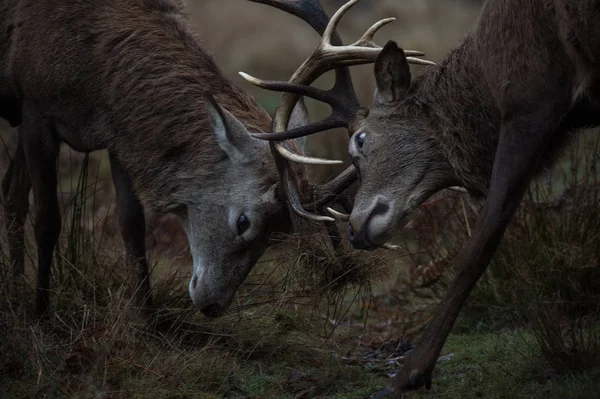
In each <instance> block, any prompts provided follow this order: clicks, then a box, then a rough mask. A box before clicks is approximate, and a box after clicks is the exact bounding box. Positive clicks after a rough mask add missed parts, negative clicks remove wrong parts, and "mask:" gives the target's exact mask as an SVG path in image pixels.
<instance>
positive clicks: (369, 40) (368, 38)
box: [354, 18, 425, 55]
mask: <svg viewBox="0 0 600 399" xmlns="http://www.w3.org/2000/svg"><path fill="white" fill-rule="evenodd" d="M395 20H396V18H386V19H382V20H381V21H379V22H376V23H375V24H373V26H371V27H370V28H369V29H368V30H367V31H366V32H365V34H364V35H363V36H362V37H361V38H360V39H359V40H358V41H357V42H356V43H354V44H355V45H357V46H358V45H361V44H362V45H364V46H366V45H367V44H373V45H375V43H374V42H373V38H374V37H375V34H376V33H377V32H378V31H379V29H381V28H383V27H384V26H385V25H387V24H389V23H392V22H394V21H395ZM419 53H420V52H419ZM420 55H425V54H424V53H421V54H420Z"/></svg>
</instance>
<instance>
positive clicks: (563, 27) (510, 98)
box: [348, 0, 600, 393]
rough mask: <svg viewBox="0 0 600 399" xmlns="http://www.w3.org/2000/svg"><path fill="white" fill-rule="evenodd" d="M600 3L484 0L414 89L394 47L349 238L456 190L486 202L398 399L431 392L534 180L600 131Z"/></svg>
mask: <svg viewBox="0 0 600 399" xmlns="http://www.w3.org/2000/svg"><path fill="white" fill-rule="evenodd" d="M599 21H600V1H597V0H584V1H578V2H571V1H567V0H538V1H526V0H511V1H494V0H489V1H487V2H486V4H485V6H484V8H483V10H482V13H481V17H480V19H479V22H478V24H477V26H476V27H475V29H474V30H473V31H472V33H471V34H470V35H469V36H468V37H467V38H466V39H465V41H464V42H463V43H462V44H461V45H460V46H459V47H457V48H456V49H454V50H453V51H452V52H451V53H450V54H449V55H448V56H447V57H446V58H445V59H444V60H443V61H441V62H440V63H439V64H438V65H437V66H435V67H432V68H430V69H429V70H427V71H426V72H424V73H423V75H422V76H420V77H419V78H417V79H416V80H415V81H414V82H412V83H411V76H410V71H409V68H408V64H407V63H406V58H405V56H404V54H403V53H402V51H401V49H399V48H398V47H397V46H396V44H395V43H393V42H389V43H388V44H387V45H386V47H384V49H383V50H382V52H381V53H380V55H379V57H378V59H377V61H376V64H375V76H376V80H377V92H376V96H375V100H374V103H373V106H372V108H371V110H370V113H369V115H368V116H367V117H366V118H365V119H364V120H361V121H359V122H358V123H357V128H356V131H355V133H354V135H353V137H352V138H351V141H350V146H349V152H350V156H351V158H352V159H353V163H354V165H355V166H356V168H357V169H358V171H359V174H360V179H361V184H360V187H359V189H358V192H357V195H356V199H355V203H354V209H353V211H352V215H351V216H350V220H349V227H348V235H349V238H350V240H351V242H352V243H353V244H354V245H355V246H356V247H359V248H373V247H376V246H379V245H381V244H383V243H384V242H385V241H386V240H387V239H388V238H389V236H390V234H391V233H392V232H393V231H394V230H395V229H397V228H400V227H401V226H402V224H403V222H404V218H405V216H406V215H407V214H409V213H410V212H412V211H413V210H414V209H415V208H416V207H417V206H418V205H419V204H421V203H422V202H423V201H425V200H426V199H427V198H429V197H430V196H431V195H432V194H434V193H435V192H437V191H439V190H441V189H444V188H448V187H450V186H454V185H461V186H463V187H465V188H466V189H467V190H468V191H469V192H470V193H471V194H473V195H476V196H483V197H485V199H486V201H485V205H484V208H483V211H482V213H481V215H480V219H479V221H478V224H477V227H476V229H475V231H473V233H472V235H471V238H470V239H469V242H468V243H467V246H466V248H465V249H464V251H463V252H462V254H461V256H460V257H459V259H458V261H459V262H460V264H461V265H462V269H460V272H459V273H458V275H457V277H456V279H455V281H454V283H453V284H452V286H451V287H450V289H449V291H448V293H447V295H446V297H445V298H444V300H443V301H442V303H441V305H440V307H439V309H438V313H437V314H436V316H435V317H434V319H433V321H432V322H431V323H430V325H429V326H428V328H427V329H426V331H425V333H424V334H423V337H422V339H421V341H420V344H419V346H418V348H417V349H416V350H415V351H413V352H412V353H411V354H410V356H409V358H408V359H407V361H406V362H405V364H404V366H403V368H402V371H401V372H400V373H399V374H398V376H397V377H395V379H394V380H393V381H392V383H391V385H390V387H389V388H388V390H387V392H388V393H400V392H403V391H405V390H409V389H416V388H418V387H419V386H421V385H427V386H430V385H431V375H432V372H433V369H434V367H435V364H436V361H437V357H438V356H439V353H440V351H441V349H442V347H443V345H444V342H445V340H446V338H447V336H448V334H449V332H450V330H451V328H452V326H453V323H454V321H455V320H456V317H457V315H458V313H459V311H460V309H461V307H462V305H463V304H464V302H465V301H466V299H467V298H468V296H469V293H470V291H471V290H472V288H473V286H474V285H475V284H476V282H477V280H478V279H479V278H480V277H481V275H482V274H483V273H484V271H485V269H486V267H487V265H488V263H489V261H490V260H491V258H492V256H493V254H494V252H495V251H496V248H497V247H498V245H499V243H500V240H501V238H502V235H503V233H504V230H505V228H506V226H507V225H508V223H509V222H510V220H511V218H512V216H513V214H514V213H515V211H516V209H517V207H518V205H519V203H520V201H521V199H522V197H523V195H524V193H525V190H526V188H527V186H528V185H529V183H530V181H531V179H532V178H533V177H534V176H535V175H536V174H537V173H539V172H540V171H541V170H543V168H544V167H546V166H549V165H551V164H552V163H553V162H554V160H555V159H556V158H557V156H558V155H559V154H560V153H561V150H562V149H563V148H564V147H565V146H566V144H567V143H568V142H569V139H570V138H571V137H573V135H574V133H576V131H577V130H578V129H580V128H583V127H592V126H599V125H600V22H599Z"/></svg>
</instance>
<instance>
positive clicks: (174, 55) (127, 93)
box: [94, 0, 277, 208]
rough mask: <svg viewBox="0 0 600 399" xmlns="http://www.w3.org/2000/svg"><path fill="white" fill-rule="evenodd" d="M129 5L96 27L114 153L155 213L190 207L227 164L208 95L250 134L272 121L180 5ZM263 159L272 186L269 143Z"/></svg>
mask: <svg viewBox="0 0 600 399" xmlns="http://www.w3.org/2000/svg"><path fill="white" fill-rule="evenodd" d="M127 3H128V4H127V5H124V6H122V7H120V8H119V5H118V2H115V4H114V5H113V6H114V7H115V8H118V9H116V10H114V11H115V12H111V13H108V14H107V15H99V16H98V21H97V22H98V29H100V31H101V32H102V33H103V34H102V36H101V37H100V38H99V40H100V42H99V43H97V44H96V46H95V47H94V50H95V51H97V52H100V53H102V54H104V56H102V57H98V59H102V60H106V64H105V65H103V66H102V70H103V73H104V79H103V82H105V86H106V87H105V88H104V89H105V90H104V94H105V95H106V97H107V99H106V101H108V103H109V104H110V107H109V108H110V110H111V114H112V122H113V125H114V126H117V129H116V131H114V133H113V134H114V137H112V138H111V139H109V140H107V143H110V144H109V150H110V151H111V152H112V153H114V154H115V156H116V157H117V158H118V159H119V161H120V162H121V163H122V164H123V165H124V166H125V168H126V169H127V170H129V171H131V177H132V179H133V181H134V185H135V187H136V190H137V192H138V195H139V196H140V197H141V198H142V199H143V200H144V202H146V203H149V205H151V206H152V207H155V208H156V207H160V206H161V201H163V199H165V198H171V199H172V198H173V197H174V196H175V197H181V198H179V199H180V200H181V201H182V202H185V198H186V197H187V196H188V195H187V193H186V191H187V190H194V189H195V190H197V189H198V187H197V186H198V182H202V184H203V185H206V186H209V185H210V181H211V179H215V178H217V177H218V173H215V172H217V171H218V170H219V163H221V162H227V160H226V159H225V158H224V155H223V153H222V151H221V150H220V148H219V147H218V145H217V143H216V141H215V139H214V137H213V136H212V131H211V129H210V125H209V122H208V118H207V115H206V113H205V111H204V105H203V104H204V93H205V92H206V91H210V92H212V93H213V94H214V95H215V98H216V100H217V102H219V104H220V105H221V106H223V107H224V108H226V109H227V110H229V111H230V112H231V113H232V114H234V115H235V116H236V117H237V118H238V119H239V120H240V121H241V122H242V123H243V124H244V125H245V126H246V127H247V129H248V130H249V131H250V132H265V131H268V130H269V127H270V123H271V119H270V117H269V115H268V114H267V113H266V112H265V111H264V110H263V109H262V108H261V107H260V106H259V105H258V104H257V103H256V101H255V100H254V99H253V98H252V97H251V96H250V95H249V94H248V93H246V92H244V91H243V90H241V89H239V88H237V87H236V86H234V85H233V84H232V83H231V82H230V81H229V80H228V79H227V78H225V77H224V76H223V74H222V73H221V71H220V70H219V68H218V67H217V65H216V64H215V63H214V61H213V59H212V58H211V57H210V56H209V55H207V54H206V52H205V51H204V50H202V49H201V47H200V45H199V43H198V40H197V39H196V38H195V37H194V36H193V34H192V33H191V31H190V30H189V29H188V27H187V24H186V21H185V19H184V17H183V15H182V13H181V8H180V7H177V4H175V3H173V2H168V1H157V0H154V1H150V0H146V1H143V2H140V3H139V4H138V7H141V8H144V9H143V10H140V9H139V8H137V9H136V7H132V6H131V2H127ZM140 11H141V12H140ZM115 18H116V19H117V21H115ZM104 24H106V25H108V26H110V27H113V28H114V27H118V29H116V30H115V29H113V30H108V29H106V28H103V25H104ZM107 55H109V56H107ZM263 159H264V161H263V166H264V167H263V169H264V170H263V173H262V175H261V176H262V178H264V183H265V184H272V183H273V182H274V181H276V179H277V173H276V169H275V166H274V163H273V162H272V161H271V157H270V153H269V150H268V146H267V145H266V144H265V145H264V157H263ZM157 182H160V183H158V184H157Z"/></svg>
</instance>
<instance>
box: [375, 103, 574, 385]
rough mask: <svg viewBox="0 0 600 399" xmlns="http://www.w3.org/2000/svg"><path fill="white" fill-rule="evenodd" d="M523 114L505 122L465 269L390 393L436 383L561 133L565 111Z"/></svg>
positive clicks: (462, 261) (464, 256)
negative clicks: (443, 354) (443, 358)
mask: <svg viewBox="0 0 600 399" xmlns="http://www.w3.org/2000/svg"><path fill="white" fill-rule="evenodd" d="M550 111H551V112H543V113H542V112H540V113H539V114H538V115H526V116H524V115H521V116H519V117H512V118H511V119H510V120H505V121H504V122H503V127H502V130H501V134H500V140H499V143H498V148H497V151H496V156H495V159H494V166H493V171H492V178H491V184H490V191H489V195H488V198H487V200H486V203H485V205H484V208H483V211H482V214H481V216H480V218H479V222H478V224H477V226H476V229H475V231H474V232H473V234H472V236H471V238H470V239H469V241H468V243H467V246H466V248H465V249H464V251H463V252H462V254H461V256H460V257H459V259H460V264H462V265H463V266H462V269H461V270H460V272H459V273H458V275H457V276H456V278H455V280H454V282H453V283H452V286H451V287H450V289H449V290H448V293H447V294H446V296H445V297H444V299H443V301H442V302H441V304H440V305H439V307H438V309H437V312H436V315H435V317H434V319H433V321H432V322H431V323H430V324H429V326H428V327H427V329H426V330H425V332H424V334H423V337H422V338H421V341H420V343H419V345H418V347H417V348H416V349H415V350H414V351H413V352H411V353H410V354H409V356H408V358H407V360H406V362H405V364H404V365H403V367H402V370H401V371H400V373H399V374H398V375H397V376H396V377H395V378H394V379H393V380H392V382H391V384H390V385H389V387H388V388H387V392H388V393H396V395H398V393H401V392H404V391H407V390H412V389H417V388H419V387H420V386H422V385H426V386H427V388H430V387H431V376H432V373H433V369H434V367H435V364H436V362H437V358H438V356H439V354H440V351H441V350H442V347H443V346H444V342H445V341H446V338H447V337H448V334H449V333H450V330H451V329H452V326H453V325H454V322H455V320H456V318H457V316H458V314H459V312H460V309H461V307H462V306H463V304H464V303H465V301H466V300H467V298H468V296H469V294H470V292H471V290H472V289H473V287H474V286H475V284H476V283H477V281H478V280H479V278H480V277H481V276H482V275H483V273H484V272H485V270H486V268H487V265H488V263H489V262H490V260H491V258H492V256H493V255H494V253H495V251H496V249H497V248H498V245H499V244H500V240H501V238H502V235H503V233H504V230H505V229H506V226H507V225H508V223H509V222H510V220H511V218H512V216H513V215H514V213H515V211H516V210H517V207H518V205H519V203H520V201H521V199H522V197H523V195H524V193H525V191H526V189H527V186H528V185H529V183H530V181H531V179H532V177H533V175H534V173H535V171H536V169H537V167H538V165H539V164H540V161H541V159H542V157H543V154H544V152H545V148H546V145H547V143H548V142H550V141H551V138H552V136H553V135H554V134H556V127H557V126H558V125H559V124H560V119H561V116H560V115H564V112H563V110H562V109H556V108H554V109H552V110H550Z"/></svg>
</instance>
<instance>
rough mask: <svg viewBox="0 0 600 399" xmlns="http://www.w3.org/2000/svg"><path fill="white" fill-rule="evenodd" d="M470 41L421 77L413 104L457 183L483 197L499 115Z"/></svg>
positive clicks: (474, 46) (490, 167)
mask: <svg viewBox="0 0 600 399" xmlns="http://www.w3.org/2000/svg"><path fill="white" fill-rule="evenodd" d="M476 47H477V46H476V43H475V42H474V40H473V38H472V37H470V36H469V37H467V38H466V39H465V41H464V42H463V43H462V44H461V45H460V46H459V47H457V48H455V49H454V50H452V51H451V52H450V54H449V55H448V56H447V57H446V58H445V59H444V60H443V61H441V62H440V63H439V64H438V65H437V66H435V67H433V68H431V69H430V70H429V71H427V72H425V73H424V74H423V75H421V76H420V78H419V79H417V81H416V82H415V85H414V88H413V90H412V91H413V96H412V98H413V101H414V102H417V103H419V105H420V109H421V110H422V111H423V113H424V114H425V115H426V118H427V120H428V130H429V131H430V132H431V133H430V134H431V135H432V138H433V139H435V140H436V141H437V142H438V143H439V146H440V148H441V149H442V152H443V153H444V154H445V156H446V158H447V161H448V163H449V164H450V165H451V168H452V169H453V172H454V174H455V175H456V177H457V178H458V180H459V181H461V184H462V185H463V186H464V187H465V188H467V189H469V191H471V192H472V193H474V194H479V195H485V193H486V192H487V189H488V186H489V181H490V176H491V171H492V166H493V162H494V154H495V149H496V145H497V142H498V137H499V131H500V115H499V111H498V109H497V107H496V105H495V102H494V99H493V97H492V93H491V91H490V90H489V87H488V85H487V82H486V81H485V78H484V74H483V70H482V67H481V62H480V60H479V59H478V57H477V49H476Z"/></svg>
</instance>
